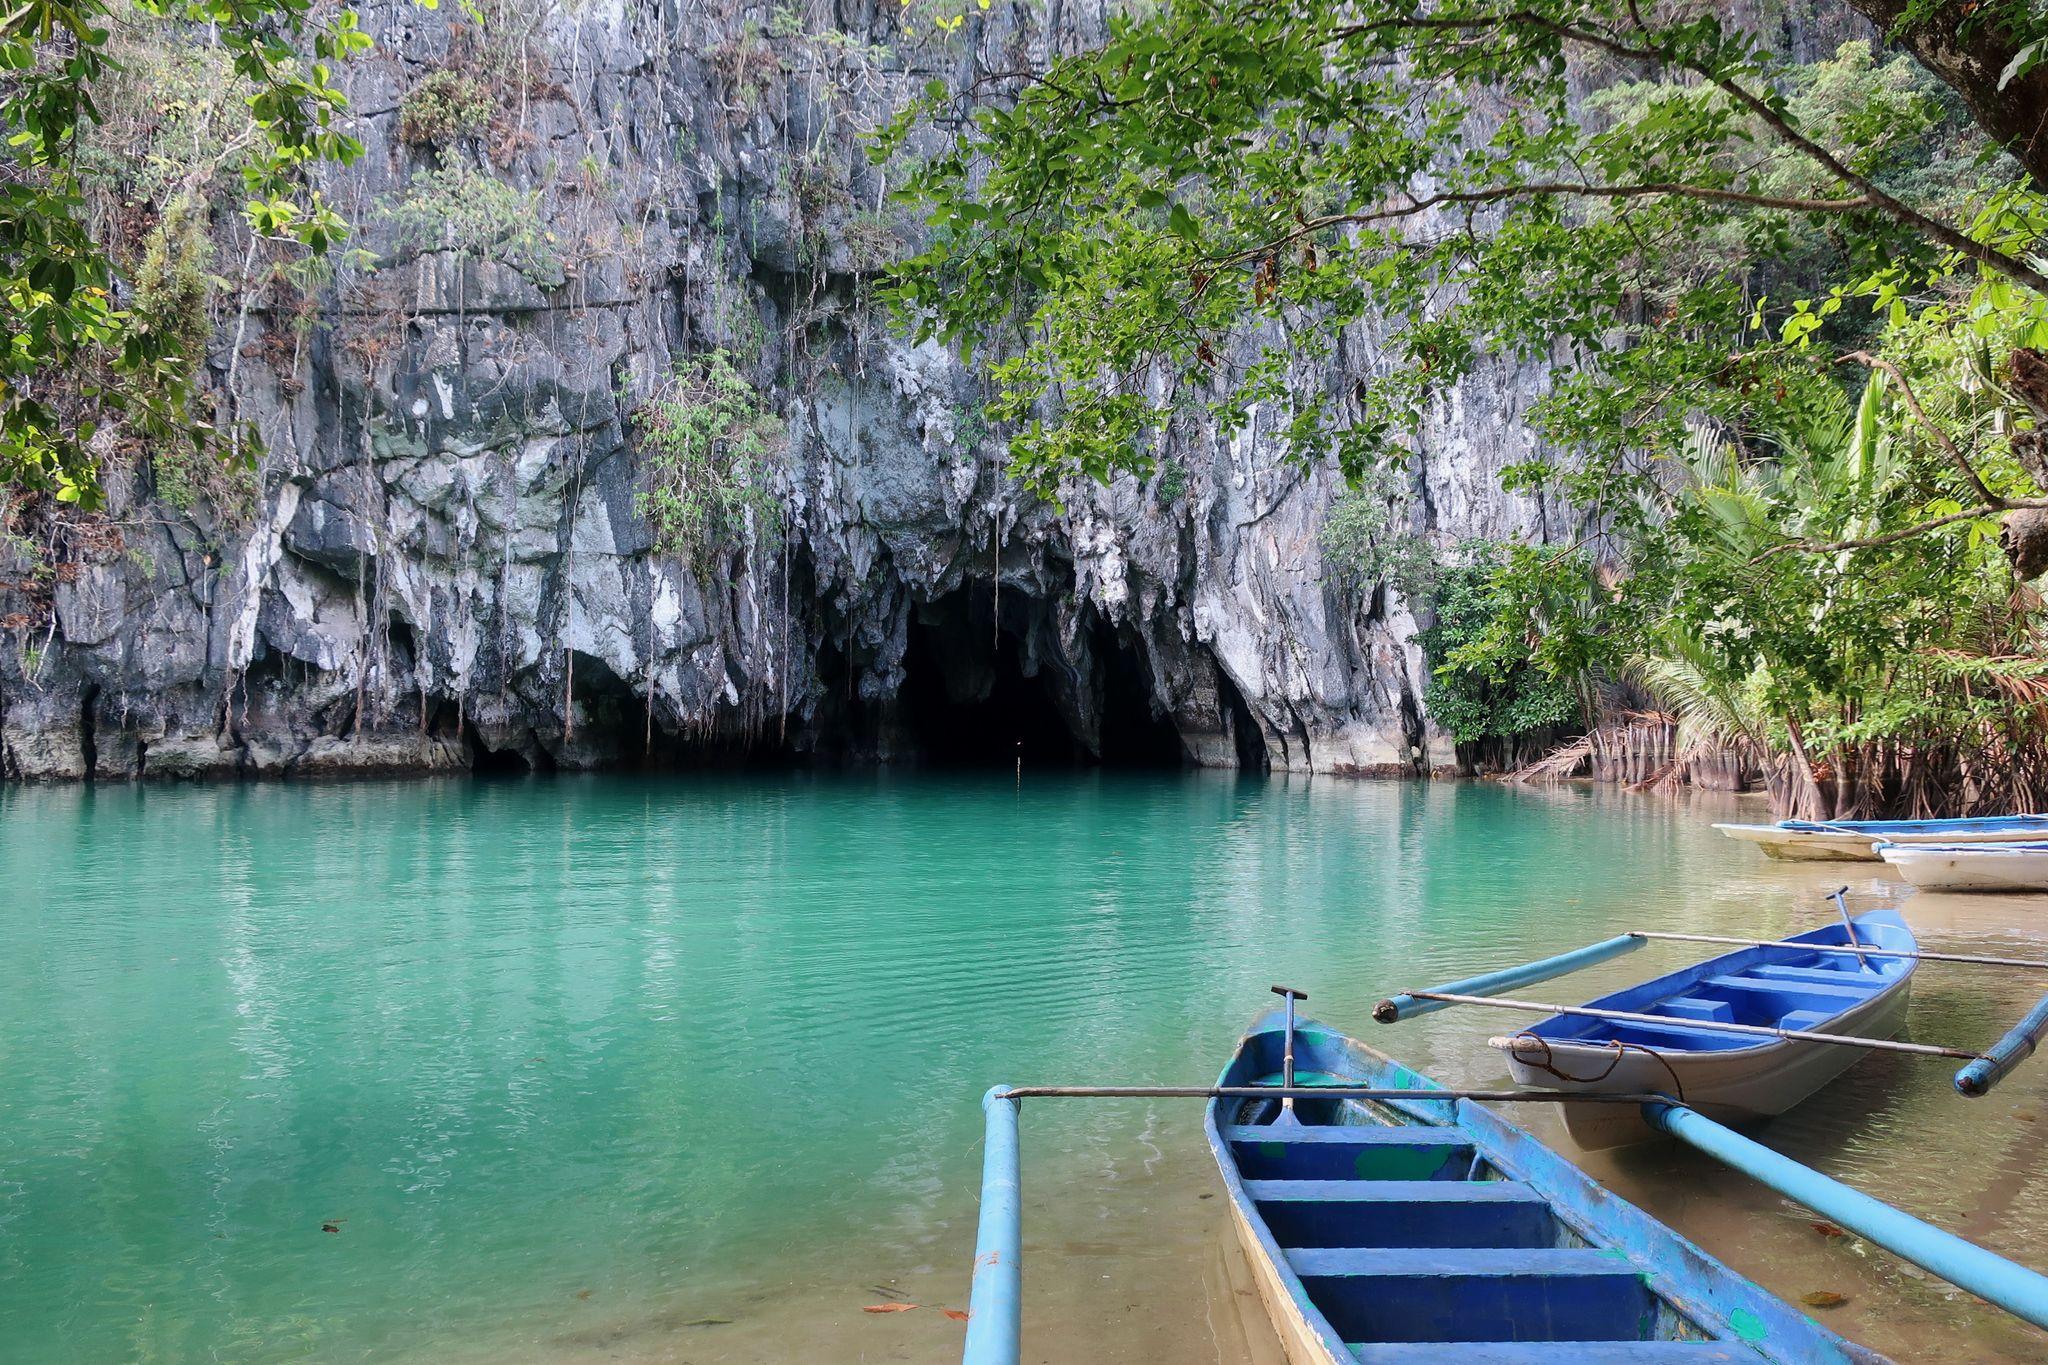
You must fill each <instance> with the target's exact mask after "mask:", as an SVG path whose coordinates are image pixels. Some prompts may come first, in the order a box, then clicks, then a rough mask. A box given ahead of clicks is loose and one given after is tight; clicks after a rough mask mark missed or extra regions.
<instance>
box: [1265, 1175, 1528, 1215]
mask: <svg viewBox="0 0 2048 1365" xmlns="http://www.w3.org/2000/svg"><path fill="white" fill-rule="evenodd" d="M1244 1189H1245V1193H1246V1194H1249V1195H1250V1196H1251V1197H1252V1198H1253V1199H1255V1200H1257V1201H1258V1202H1259V1203H1261V1204H1265V1203H1275V1202H1279V1201H1283V1200H1294V1199H1326V1200H1333V1201H1337V1202H1353V1203H1377V1202H1381V1201H1385V1202H1389V1203H1406V1202H1409V1201H1411V1200H1416V1199H1428V1200H1431V1201H1433V1202H1435V1203H1440V1204H1541V1205H1543V1207H1545V1208H1549V1207H1550V1204H1549V1201H1548V1200H1546V1199H1544V1197H1543V1196H1542V1195H1540V1194H1538V1193H1536V1191H1534V1190H1532V1189H1530V1188H1529V1187H1528V1186H1527V1185H1525V1184H1523V1183H1522V1182H1521V1181H1519V1180H1457V1181H1446V1180H1247V1181H1245V1182H1244Z"/></svg>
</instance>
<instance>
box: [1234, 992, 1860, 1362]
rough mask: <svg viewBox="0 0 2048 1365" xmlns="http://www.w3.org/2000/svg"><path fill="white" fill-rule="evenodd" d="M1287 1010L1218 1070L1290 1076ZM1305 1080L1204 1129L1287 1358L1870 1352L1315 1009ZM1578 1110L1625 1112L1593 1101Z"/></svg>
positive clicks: (1826, 1357) (1848, 1357) (1302, 1033)
mask: <svg viewBox="0 0 2048 1365" xmlns="http://www.w3.org/2000/svg"><path fill="white" fill-rule="evenodd" d="M1284 1028H1285V1024H1284V1015H1283V1014H1282V1013H1281V1012H1279V1011H1274V1012H1272V1013H1270V1014H1268V1015H1266V1016H1264V1017H1262V1018H1261V1019H1259V1021H1258V1022H1257V1023H1255V1024H1254V1025H1253V1026H1252V1030H1251V1032H1249V1033H1248V1034H1246V1035H1245V1037H1244V1039H1243V1040H1242V1041H1241V1042H1240V1043H1239V1044H1238V1049H1237V1053H1236V1055H1235V1056H1234V1057H1233V1058H1232V1059H1231V1062H1230V1065H1229V1066H1228V1067H1227V1068H1225V1070H1224V1072H1223V1076H1222V1079H1221V1081H1220V1082H1219V1083H1218V1084H1219V1086H1254V1085H1275V1084H1278V1083H1279V1081H1280V1079H1281V1074H1282V1069H1283V1065H1284V1063H1283V1060H1282V1059H1283V1053H1284V1049H1285V1042H1284ZM1295 1067H1296V1071H1295V1084H1296V1085H1297V1086H1332V1085H1350V1086H1359V1087H1388V1088H1399V1089H1403V1090H1409V1089H1412V1090H1414V1091H1415V1092H1416V1095H1415V1098H1414V1099H1413V1100H1408V1099H1398V1100H1390V1101H1384V1102H1381V1101H1371V1100H1357V1099H1338V1098H1330V1099H1323V1098H1315V1099H1298V1100H1296V1101H1295V1103H1294V1106H1293V1108H1292V1109H1289V1108H1286V1107H1284V1106H1283V1105H1282V1103H1281V1102H1280V1101H1279V1100H1276V1099H1266V1098H1256V1097H1254V1098H1244V1097H1242V1096H1220V1097H1218V1098H1215V1099H1212V1100H1211V1101H1210V1102H1209V1113H1208V1125H1207V1127H1208V1135H1209V1144H1210V1146H1211V1147H1212V1148H1213V1149H1214V1151H1215V1153H1216V1161H1217V1164H1218V1166H1220V1167H1221V1169H1222V1173H1223V1183H1224V1185H1225V1187H1226V1189H1227V1190H1228V1192H1229V1196H1230V1200H1231V1213H1232V1218H1233V1221H1234V1222H1235V1224H1236V1227H1237V1232H1238V1236H1239V1238H1240V1240H1241V1241H1242V1242H1243V1243H1244V1248H1245V1253H1246V1255H1247V1256H1248V1257H1249V1258H1250V1261H1251V1264H1252V1268H1253V1272H1254V1275H1255V1277H1256V1279H1257V1281H1258V1285H1259V1292H1260V1294H1261V1296H1262V1297H1263V1298H1264V1300H1265V1303H1266V1307H1267V1310H1268V1312H1269V1314H1270V1315H1271V1317H1272V1320H1273V1326H1274V1329H1275V1330H1276V1331H1277V1332H1278V1333H1279V1335H1280V1338H1281V1341H1282V1344H1283V1346H1284V1347H1285V1349H1286V1352H1287V1359H1288V1361H1289V1362H1290V1365H1361V1363H1362V1365H1437V1363H1438V1362H1441V1363H1442V1365H1450V1362H1475V1363H1476V1362H1480V1361H1491V1362H1501V1363H1502V1365H1507V1363H1508V1362H1513V1363H1514V1365H1664V1363H1665V1362H1669V1365H1709V1362H1736V1361H1741V1362H1750V1363H1751V1365H1754V1363H1755V1362H1762V1361H1773V1362H1780V1365H1791V1363H1792V1362H1800V1363H1801V1365H1804V1363H1805V1362H1823V1361H1827V1362H1850V1361H1853V1362H1865V1363H1867V1362H1873V1361H1881V1360H1882V1359H1883V1358H1882V1357H1880V1356H1877V1355H1875V1354H1874V1353H1872V1352H1869V1351H1867V1350H1864V1349H1863V1348H1861V1347H1858V1346H1855V1345H1852V1344H1850V1343H1848V1342H1846V1341H1844V1340H1842V1339H1841V1338H1840V1337H1838V1336H1836V1335H1835V1334H1834V1333H1832V1332H1830V1331H1828V1330H1827V1329H1826V1328H1824V1327H1822V1326H1821V1325H1820V1324H1818V1323H1816V1322H1814V1321H1812V1320H1811V1319H1809V1318H1807V1317H1806V1316H1805V1315H1803V1314H1801V1313H1799V1312H1797V1311H1795V1310H1794V1309H1792V1308H1791V1307H1789V1306H1788V1305H1786V1304H1785V1303H1783V1302H1781V1301H1780V1300H1778V1299H1776V1298H1774V1297H1772V1296H1771V1295H1770V1294H1768V1293H1766V1292H1765V1291H1764V1290H1762V1289H1761V1288H1759V1287H1758V1286H1757V1285H1755V1284H1753V1283H1751V1282H1750V1281H1748V1280H1746V1279H1744V1278H1742V1277H1741V1276H1740V1275H1737V1274H1736V1273H1735V1272H1733V1271H1731V1270H1729V1269H1728V1268H1727V1267H1726V1266H1724V1265H1722V1264H1720V1263H1719V1262H1718V1261H1715V1260H1714V1259H1712V1258H1711V1257H1709V1256H1707V1255H1706V1254H1705V1253H1704V1252H1702V1251H1701V1250H1700V1249H1699V1248H1698V1247H1696V1246H1693V1245H1692V1244H1691V1243H1689V1242H1687V1241H1686V1240H1685V1239H1683V1238H1681V1237H1680V1236H1678V1234H1676V1233H1674V1232H1673V1231H1671V1229H1669V1228H1667V1227H1665V1226H1664V1225H1663V1224H1662V1223H1659V1222H1658V1221H1656V1220H1655V1219H1653V1218H1651V1217H1650V1216H1649V1215H1648V1214H1646V1213H1644V1212H1643V1211H1642V1210H1640V1209H1638V1208H1636V1207H1634V1206H1633V1205H1631V1204H1628V1203H1625V1202H1623V1201H1622V1200H1621V1199H1619V1198H1617V1197H1616V1196H1615V1195H1614V1194H1612V1193H1610V1192H1609V1191H1608V1190H1606V1189H1604V1188H1603V1187H1602V1186H1600V1185H1599V1184H1598V1183H1597V1182H1595V1181H1594V1180H1593V1179H1591V1178H1590V1177H1589V1176H1587V1175H1585V1174H1584V1173H1583V1172H1581V1171H1580V1170H1579V1169H1578V1168H1577V1167H1575V1166H1573V1165H1572V1164H1571V1163H1569V1162H1567V1161H1565V1160H1564V1159H1563V1158H1561V1157H1559V1156H1558V1155H1557V1154H1556V1153H1555V1152H1552V1151H1551V1150H1550V1149H1548V1148H1547V1147H1545V1146H1543V1144H1541V1143H1540V1142H1538V1141H1537V1140H1536V1139H1535V1138H1533V1137H1531V1136H1530V1135H1529V1134H1527V1133H1525V1132H1523V1131H1522V1130H1521V1129H1519V1128H1517V1127H1515V1126H1513V1125H1512V1124H1509V1123H1507V1122H1505V1121H1503V1120H1502V1119H1500V1118H1497V1117H1496V1116H1495V1115H1493V1114H1492V1113H1490V1112H1488V1111H1487V1110H1486V1109H1484V1108H1481V1107H1480V1106H1479V1105H1478V1104H1477V1103H1475V1102H1473V1101H1471V1100H1466V1099H1456V1098H1446V1099H1430V1098H1429V1092H1430V1091H1432V1090H1436V1089H1438V1088H1439V1087H1438V1086H1437V1085H1436V1083H1435V1082H1434V1081H1432V1080H1430V1079H1429V1078H1428V1077H1427V1076H1424V1075H1422V1074H1421V1073H1419V1072H1415V1071H1410V1070H1409V1069H1407V1068H1406V1067H1403V1066H1401V1065H1399V1064H1398V1063H1396V1062H1393V1061H1391V1060H1389V1059H1388V1058H1386V1057H1385V1056H1383V1055H1381V1054H1380V1053H1378V1052H1375V1051H1374V1050H1373V1049H1371V1048H1369V1047H1367V1046H1365V1045H1364V1044H1363V1043H1359V1042H1356V1041H1354V1040H1352V1039H1350V1038H1346V1037H1344V1036H1342V1035H1340V1034H1338V1033H1335V1032H1333V1031H1331V1030H1329V1029H1326V1028H1323V1027H1322V1026H1321V1025H1318V1024H1315V1023H1313V1022H1309V1021H1306V1020H1304V1021H1302V1022H1301V1023H1300V1025H1299V1029H1298V1032H1297V1033H1296V1035H1295ZM1566 1107H1567V1108H1579V1107H1599V1108H1609V1107H1617V1108H1628V1109H1634V1108H1635V1107H1636V1106H1634V1105H1626V1106H1621V1105H1613V1106H1610V1105H1608V1104H1606V1103H1602V1102H1597V1101H1591V1102H1589V1101H1582V1102H1579V1103H1578V1104H1574V1105H1567V1106H1566Z"/></svg>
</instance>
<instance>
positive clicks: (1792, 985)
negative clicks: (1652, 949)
mask: <svg viewBox="0 0 2048 1365" xmlns="http://www.w3.org/2000/svg"><path fill="white" fill-rule="evenodd" d="M1702 984H1704V985H1706V986H1708V987H1710V988H1712V989H1713V990H1715V991H1718V992H1721V993H1723V994H1728V995H1733V996H1734V997H1735V998H1736V999H1738V1000H1740V999H1743V998H1745V997H1747V998H1750V999H1756V998H1758V997H1769V998H1771V999H1773V1000H1777V1001H1783V1002H1786V1003H1787V1004H1789V1005H1790V1006H1791V1008H1793V1009H1799V1008H1802V1007H1803V1005H1804V1004H1818V1003H1822V1002H1825V1001H1839V1002H1840V1003H1839V1004H1837V1005H1836V1006H1835V1008H1836V1009H1846V1008H1847V1007H1848V1006H1850V1005H1852V1004H1854V1003H1855V1002H1856V1001H1858V1000H1867V999H1869V998H1870V988H1869V987H1867V986H1848V985H1842V986H1836V985H1831V984H1827V983H1824V982H1819V981H1763V980H1759V979H1758V978H1756V977H1753V976H1710V977H1708V978H1707V979H1706V981H1705V982H1704V983H1702Z"/></svg>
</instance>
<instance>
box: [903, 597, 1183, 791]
mask: <svg viewBox="0 0 2048 1365" xmlns="http://www.w3.org/2000/svg"><path fill="white" fill-rule="evenodd" d="M1042 611H1043V604H1042V603H1038V602H1034V601H1032V600H1031V599H1029V598H1026V597H1023V596H1022V595H1018V596H1014V597H1011V598H1008V599H1006V600H1004V601H1003V602H1002V603H1001V617H1002V620H1001V624H1000V627H999V626H998V623H997V603H996V600H995V594H994V592H993V591H992V589H991V587H990V585H988V584H986V583H977V584H973V585H970V586H968V587H965V588H962V589H959V590H957V591H955V592H952V593H949V594H947V595H946V596H944V597H941V598H939V599H937V600H935V601H933V602H930V603H926V604H923V605H921V606H919V607H918V608H916V609H915V610H914V611H913V612H912V615H911V621H910V629H909V635H908V639H907V642H906V648H905V652H904V659H903V669H904V678H903V689H902V692H901V694H900V695H899V699H898V707H897V715H898V717H899V718H900V725H901V731H900V736H899V738H900V740H901V743H902V746H903V747H904V748H905V749H906V750H907V751H908V756H912V757H915V758H916V759H917V760H918V761H920V762H924V763H930V764H935V765H943V766H949V767H990V766H1000V767H1009V766H1012V765H1014V764H1017V763H1023V764H1025V765H1027V766H1034V767H1044V766H1055V767H1088V766H1097V765H1100V766H1103V767H1118V768H1175V767H1181V766H1184V765H1185V764H1186V763H1187V761H1188V756H1187V750H1186V747H1185V746H1184V745H1183V744H1182V743H1181V740H1180V735H1179V733H1178V732H1177V731H1176V730H1175V729H1174V726H1173V722H1172V720H1171V719H1170V718H1169V717H1166V716H1163V715H1155V714H1154V712H1153V708H1152V700H1151V687H1150V681H1149V678H1148V675H1147V672H1146V668H1145V662H1144V658H1143V655H1142V654H1141V653H1140V652H1139V648H1138V646H1137V645H1136V644H1135V643H1134V642H1131V641H1128V640H1125V639H1121V638H1119V634H1118V632H1117V631H1116V630H1115V628H1113V627H1112V626H1110V625H1109V624H1108V623H1107V622H1105V621H1102V620H1101V619H1100V618H1096V619H1094V620H1093V621H1092V622H1091V624H1090V626H1089V627H1088V630H1087V635H1086V639H1085V647H1084V648H1083V649H1080V650H1077V651H1076V654H1077V655H1079V656H1080V658H1081V660H1082V662H1083V665H1084V668H1085V671H1082V670H1077V669H1075V668H1074V667H1073V666H1072V665H1070V664H1068V663H1067V662H1066V661H1065V660H1063V659H1061V658H1058V657H1038V658H1033V657H1032V655H1031V652H1030V648H1029V644H1030V637H1029V632H1030V631H1031V629H1032V626H1033V623H1034V621H1035V620H1037V619H1038V618H1039V616H1040V615H1041V613H1042ZM1039 625H1040V628H1041V629H1047V627H1044V625H1043V623H1042V621H1040V622H1039ZM1087 709H1093V710H1094V711H1095V712H1096V714H1097V715H1098V716H1099V718H1100V730H1099V734H1098V735H1096V736H1094V737H1093V743H1091V737H1090V736H1088V735H1087V734H1085V733H1084V732H1085V729H1086V721H1085V720H1084V719H1082V713H1083V712H1084V711H1085V710H1087Z"/></svg>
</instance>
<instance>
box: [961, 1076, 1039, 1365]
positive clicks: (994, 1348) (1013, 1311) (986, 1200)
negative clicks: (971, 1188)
mask: <svg viewBox="0 0 2048 1365" xmlns="http://www.w3.org/2000/svg"><path fill="white" fill-rule="evenodd" d="M1007 1089H1009V1087H1008V1086H1002V1085H998V1086H995V1087H993V1088H991V1089H990V1090H989V1092H988V1093H987V1094H986V1095H983V1096H982V1097H981V1112H982V1113H984V1114H986V1115H987V1116H988V1128H987V1131H986V1135H985V1137H984V1139H983V1143H982V1154H981V1222H980V1225H979V1226H978V1228H977V1229H976V1231H975V1234H974V1284H973V1287H972V1288H971V1289H970V1290H969V1291H968V1296H967V1345H966V1348H965V1350H964V1351H963V1352H962V1354H961V1356H960V1360H961V1365H1017V1357H1018V1353H1019V1352H1020V1351H1021V1350H1022V1347H1023V1331H1024V1327H1023V1309H1024V1208H1023V1204H1022V1202H1021V1198H1020V1196H1021V1183H1020V1179H1019V1171H1018V1163H1017V1110H1018V1107H1019V1106H1018V1101H1016V1100H1013V1099H1009V1098H1007V1097H1006V1096H1005V1095H1004V1093H1003V1092H1004V1091H1006V1090H1007Z"/></svg>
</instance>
